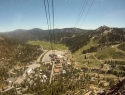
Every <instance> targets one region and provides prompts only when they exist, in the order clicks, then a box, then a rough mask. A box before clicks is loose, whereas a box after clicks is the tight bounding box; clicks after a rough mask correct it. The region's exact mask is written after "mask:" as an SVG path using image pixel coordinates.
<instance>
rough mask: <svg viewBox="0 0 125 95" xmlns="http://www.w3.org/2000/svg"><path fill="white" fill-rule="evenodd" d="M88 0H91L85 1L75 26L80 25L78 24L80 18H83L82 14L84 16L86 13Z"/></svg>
mask: <svg viewBox="0 0 125 95" xmlns="http://www.w3.org/2000/svg"><path fill="white" fill-rule="evenodd" d="M88 1H89V0H85V1H84V3H83V6H82V9H81V12H80V14H79V17H78V20H77V23H76V26H75V27H77V26H78V24H79V22H80V20H81V18H82V16H83V13H84V11H85V9H86V6H87V4H88Z"/></svg>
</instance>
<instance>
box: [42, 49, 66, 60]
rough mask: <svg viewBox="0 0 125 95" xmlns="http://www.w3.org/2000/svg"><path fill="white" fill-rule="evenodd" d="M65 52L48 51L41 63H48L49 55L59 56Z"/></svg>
mask: <svg viewBox="0 0 125 95" xmlns="http://www.w3.org/2000/svg"><path fill="white" fill-rule="evenodd" d="M64 53H65V52H63V51H58V50H53V51H52V50H50V51H48V52H47V53H46V54H45V55H44V57H43V59H42V62H47V61H50V57H49V54H56V55H61V54H64Z"/></svg>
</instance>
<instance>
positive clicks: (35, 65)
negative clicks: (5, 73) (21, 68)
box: [15, 50, 47, 84]
mask: <svg viewBox="0 0 125 95" xmlns="http://www.w3.org/2000/svg"><path fill="white" fill-rule="evenodd" d="M46 52H47V50H44V52H43V53H42V54H41V55H40V56H39V58H38V59H37V61H35V62H33V63H32V64H31V65H29V66H27V67H28V68H27V70H26V71H25V72H24V74H23V76H20V77H18V78H17V80H16V81H15V83H18V84H21V82H22V81H23V80H24V79H26V72H27V71H29V70H30V69H35V68H37V67H40V64H38V63H37V62H40V59H41V57H42V56H43V55H44V54H45V53H46Z"/></svg>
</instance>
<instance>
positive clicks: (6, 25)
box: [0, 0, 125, 32]
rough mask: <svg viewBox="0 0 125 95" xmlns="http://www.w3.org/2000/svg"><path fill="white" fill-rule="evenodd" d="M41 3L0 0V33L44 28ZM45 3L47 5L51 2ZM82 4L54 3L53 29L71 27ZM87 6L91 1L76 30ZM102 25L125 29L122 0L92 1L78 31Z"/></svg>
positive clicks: (80, 0)
mask: <svg viewBox="0 0 125 95" xmlns="http://www.w3.org/2000/svg"><path fill="white" fill-rule="evenodd" d="M43 1H44V0H0V32H4V31H11V30H15V29H32V28H41V29H47V23H46V17H45V9H44V2H43ZM49 2H50V4H51V0H49ZM83 3H84V0H54V9H55V10H54V11H55V28H67V27H75V23H76V20H77V18H78V15H79V13H80V10H81V8H82V4H83ZM91 3H92V0H88V4H87V7H86V9H85V11H84V13H83V16H82V18H81V20H80V22H79V24H78V26H77V27H80V26H81V23H82V21H83V19H84V17H85V15H86V13H87V11H88V9H89V7H90V5H91ZM50 7H51V6H50ZM50 10H51V9H50ZM51 18H52V14H51ZM102 25H107V26H110V27H125V0H94V3H93V5H92V7H91V9H90V11H89V13H88V15H87V17H86V19H85V21H84V22H83V24H82V26H81V27H80V28H83V29H96V28H98V27H99V26H102Z"/></svg>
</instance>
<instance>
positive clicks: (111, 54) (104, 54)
mask: <svg viewBox="0 0 125 95" xmlns="http://www.w3.org/2000/svg"><path fill="white" fill-rule="evenodd" d="M95 56H96V57H97V58H98V59H107V58H112V59H122V58H123V57H124V56H125V54H123V53H121V52H118V51H116V49H115V48H113V47H108V48H105V49H103V50H99V51H97V53H96V55H95Z"/></svg>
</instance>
